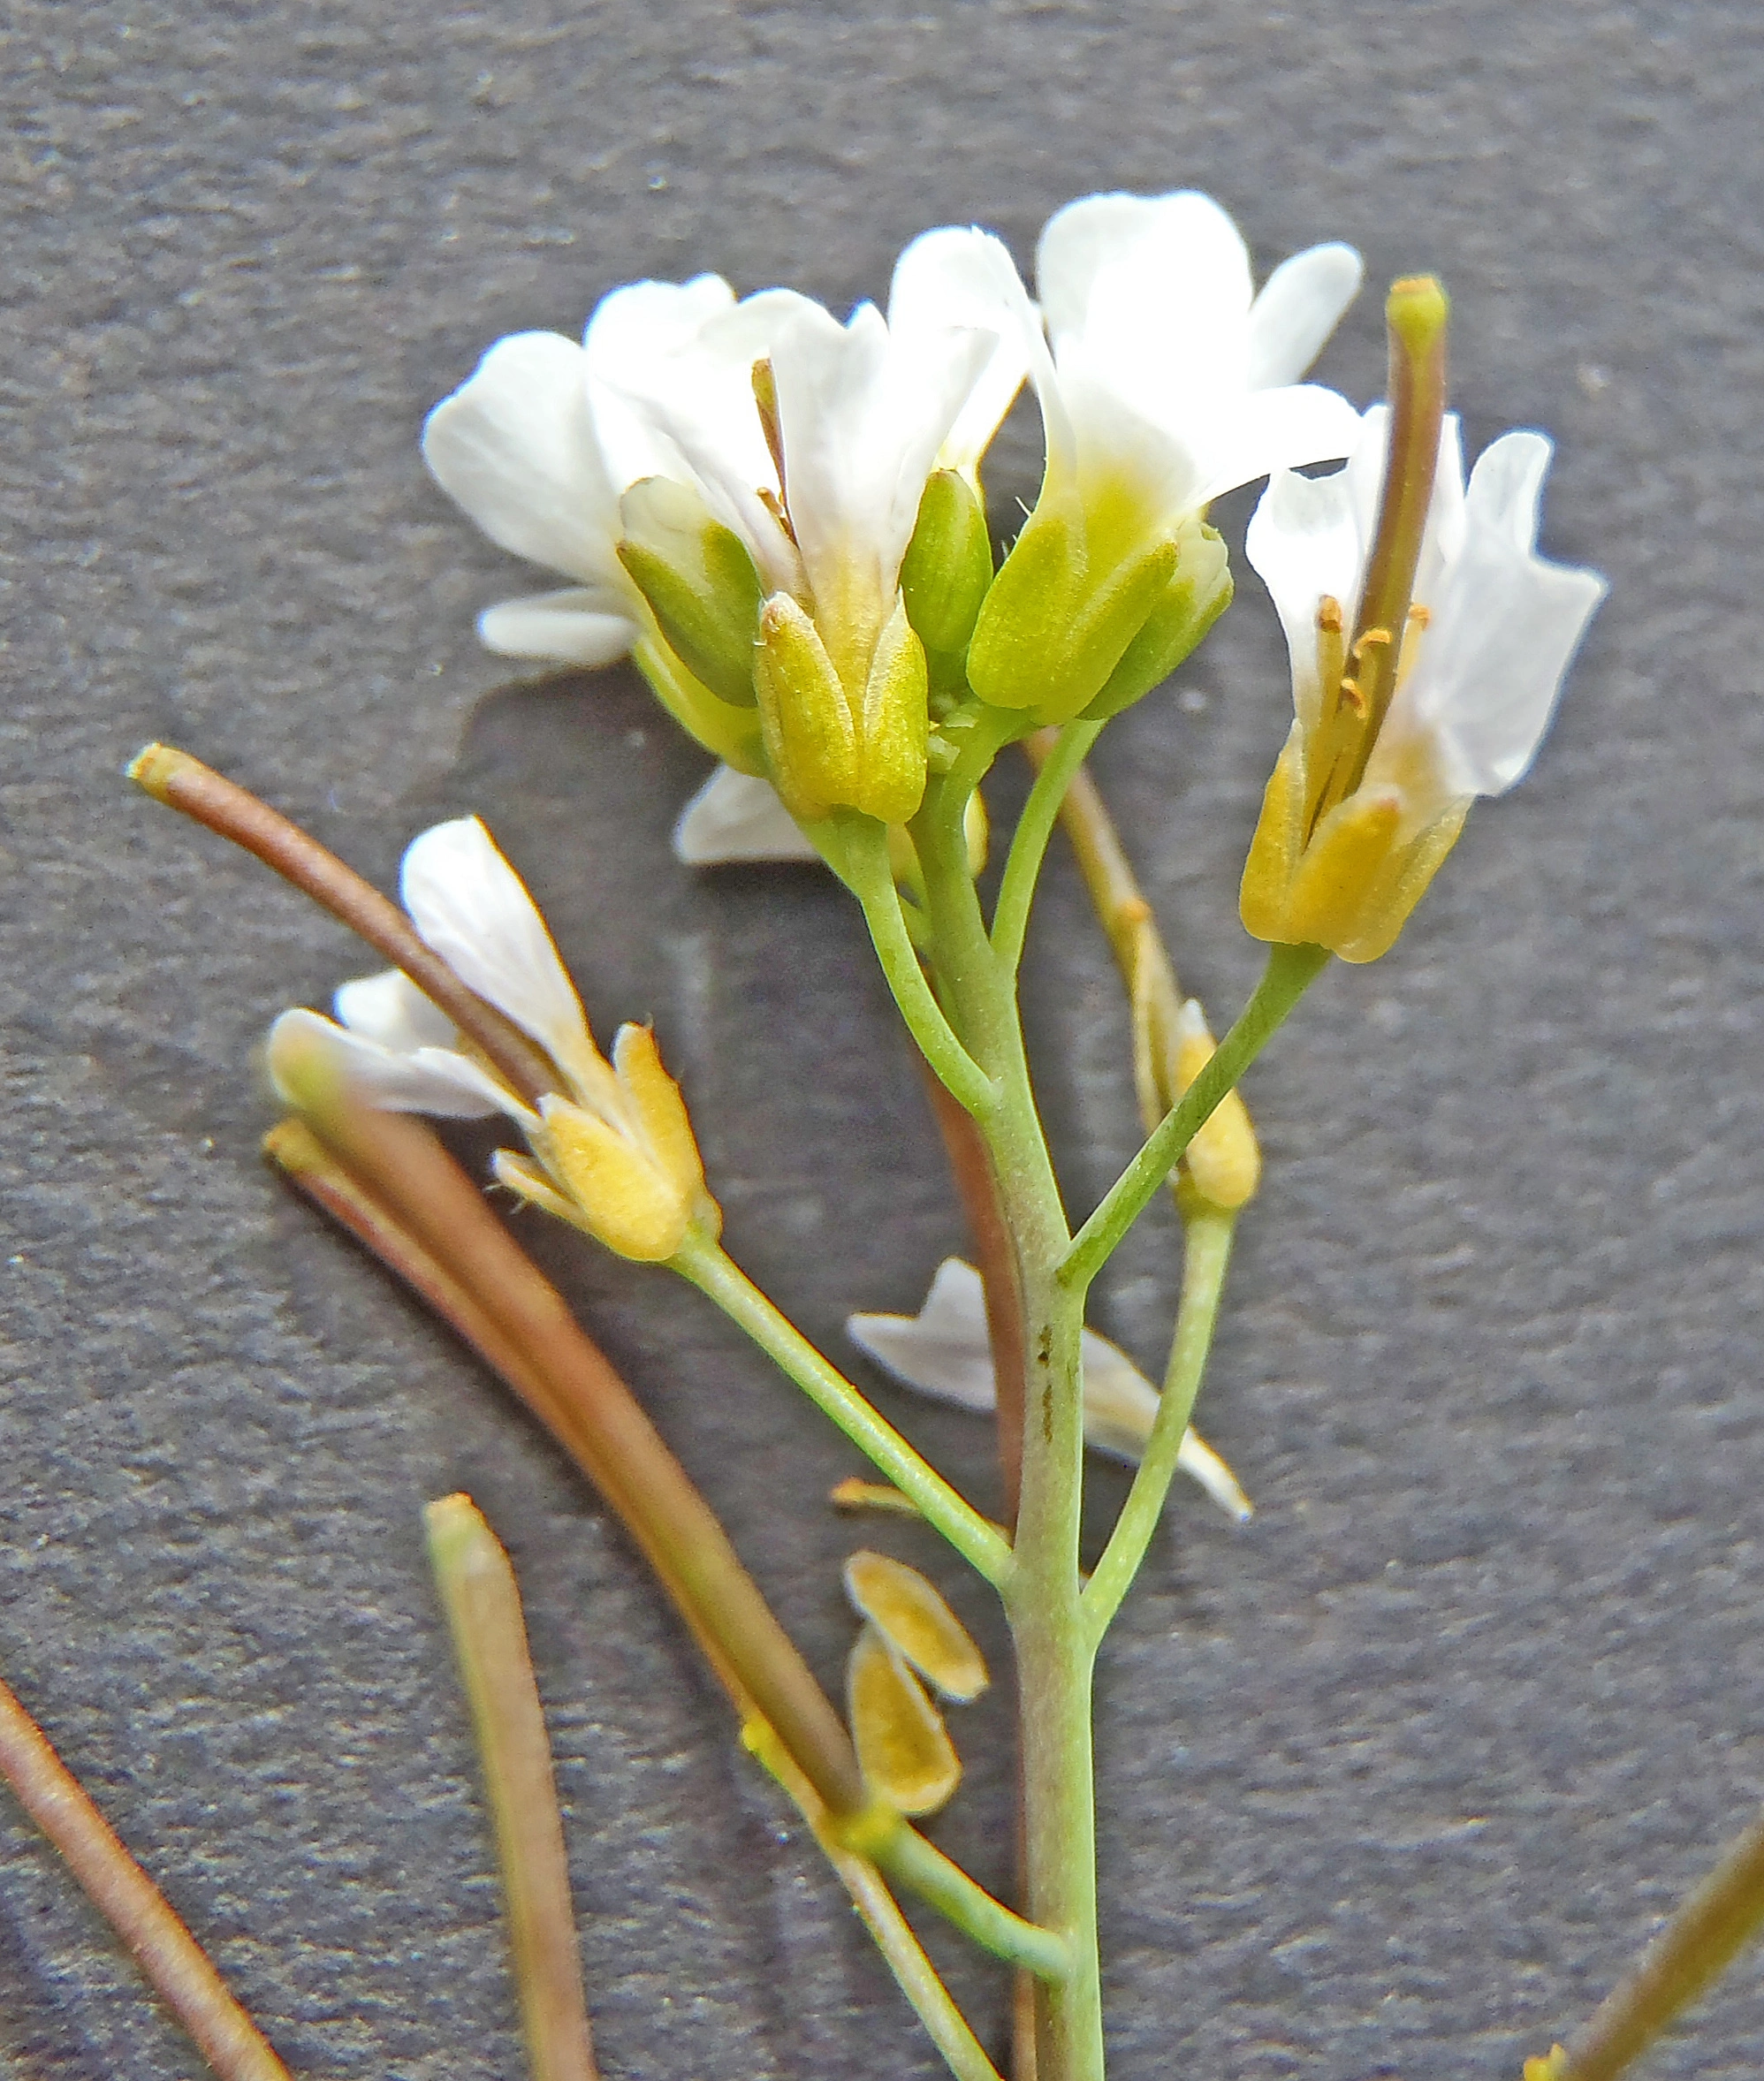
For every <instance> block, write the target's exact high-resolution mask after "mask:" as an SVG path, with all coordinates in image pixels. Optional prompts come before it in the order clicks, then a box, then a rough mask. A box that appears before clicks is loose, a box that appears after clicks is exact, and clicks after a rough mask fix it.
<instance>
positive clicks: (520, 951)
mask: <svg viewBox="0 0 1764 2081" xmlns="http://www.w3.org/2000/svg"><path fill="white" fill-rule="evenodd" d="M400 889H401V893H402V895H403V899H404V907H405V908H406V909H407V911H408V912H409V913H410V915H411V920H412V923H414V925H415V927H416V929H417V930H418V931H419V932H420V933H421V934H422V937H423V938H424V940H425V941H426V942H427V943H428V944H429V945H430V946H432V947H433V948H434V950H435V951H436V953H438V954H439V955H440V956H441V958H442V960H443V961H445V962H446V963H447V965H448V967H449V968H452V971H453V972H454V974H455V975H456V976H459V978H460V981H461V982H462V983H464V984H466V985H467V986H468V988H469V989H472V990H475V991H476V992H477V993H478V995H479V996H480V997H482V998H484V999H488V1001H489V1002H490V1003H491V1004H492V1005H494V1006H496V1008H497V1010H498V1011H499V1012H501V1013H502V1014H504V1015H505V1016H506V1017H507V1018H509V1019H512V1020H513V1022H514V1023H515V1024H516V1025H517V1026H518V1027H520V1029H521V1031H522V1032H523V1033H526V1034H529V1035H530V1036H531V1037H533V1039H535V1040H536V1041H537V1042H538V1043H539V1044H540V1045H541V1046H542V1047H543V1048H544V1050H545V1052H547V1053H548V1054H549V1055H550V1056H551V1059H552V1060H553V1061H554V1062H555V1063H556V1064H557V1065H558V1067H559V1069H561V1070H563V1071H564V1072H565V1073H566V1075H571V1076H574V1077H585V1078H587V1079H589V1080H590V1081H592V1080H594V1079H595V1077H596V1070H595V1068H594V1067H592V1066H593V1065H595V1064H597V1063H598V1061H599V1057H598V1054H597V1051H596V1049H595V1046H594V1043H593V1041H592V1039H591V1038H590V1037H589V1030H588V1021H587V1018H586V1016H585V1015H584V1014H583V1012H582V1001H581V999H579V998H578V997H577V996H576V993H575V988H574V984H572V983H571V981H570V979H569V977H568V976H567V975H566V973H565V972H564V964H563V962H562V961H560V960H559V956H558V950H557V947H556V946H554V945H553V944H552V940H551V933H550V932H549V931H547V930H546V929H545V921H544V918H542V917H541V916H540V915H539V910H538V907H537V905H536V903H535V902H534V900H533V899H532V897H531V896H530V895H528V892H527V885H526V884H525V883H524V882H523V881H522V880H521V877H520V876H519V875H518V874H516V873H515V871H514V870H513V868H512V867H511V866H510V865H509V863H508V862H507V861H506V859H505V858H504V857H503V855H502V854H501V853H500V852H498V849H497V847H496V842H495V840H494V839H492V838H491V837H490V833H489V832H488V831H486V830H485V829H484V827H483V824H481V823H480V822H479V821H478V819H477V818H476V817H475V816H461V817H459V818H456V819H455V820H454V821H453V822H452V823H451V824H436V825H435V826H434V828H433V829H432V830H430V831H425V832H423V833H422V836H421V837H420V838H417V839H414V840H413V841H412V843H411V844H410V846H409V847H407V850H406V852H405V856H404V867H403V870H402V875H401V877H400Z"/></svg>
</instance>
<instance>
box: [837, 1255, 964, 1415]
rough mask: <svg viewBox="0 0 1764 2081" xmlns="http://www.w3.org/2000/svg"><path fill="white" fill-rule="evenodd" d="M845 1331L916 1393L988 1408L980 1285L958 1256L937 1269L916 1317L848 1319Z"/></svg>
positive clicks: (864, 1316)
mask: <svg viewBox="0 0 1764 2081" xmlns="http://www.w3.org/2000/svg"><path fill="white" fill-rule="evenodd" d="M845 1327H846V1334H847V1335H848V1337H849V1338H850V1339H851V1340H852V1342H853V1343H854V1344H855V1345H856V1346H857V1348H858V1349H859V1350H860V1351H861V1352H863V1355H864V1356H865V1357H866V1358H872V1359H874V1360H875V1362H876V1363H877V1364H878V1365H879V1366H880V1367H881V1368H882V1369H883V1371H885V1372H888V1373H892V1374H893V1377H894V1378H896V1379H897V1380H900V1381H901V1382H903V1383H904V1384H905V1385H906V1386H909V1387H914V1388H916V1389H917V1390H918V1392H919V1393H920V1394H929V1395H931V1397H932V1398H933V1400H935V1401H953V1402H954V1403H955V1404H956V1405H957V1407H958V1408H961V1409H991V1408H992V1407H993V1404H994V1402H995V1400H996V1390H995V1387H994V1383H993V1379H992V1345H991V1343H990V1342H989V1341H988V1340H987V1336H986V1293H985V1286H984V1285H983V1284H982V1281H981V1279H980V1274H979V1273H978V1272H977V1271H976V1270H975V1269H974V1267H973V1266H972V1265H967V1264H964V1263H963V1262H962V1259H961V1258H960V1257H946V1258H945V1259H944V1261H943V1262H942V1264H941V1265H939V1266H938V1268H937V1276H936V1277H935V1278H934V1279H933V1280H931V1291H930V1292H929V1293H928V1294H927V1295H925V1298H924V1307H923V1308H921V1309H920V1310H919V1312H918V1313H917V1314H916V1315H854V1316H851V1317H849V1318H848V1319H847V1322H846V1325H845Z"/></svg>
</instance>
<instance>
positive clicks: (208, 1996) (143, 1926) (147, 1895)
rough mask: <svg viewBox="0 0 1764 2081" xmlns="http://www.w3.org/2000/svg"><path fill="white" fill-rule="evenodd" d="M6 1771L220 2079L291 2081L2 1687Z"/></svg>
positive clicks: (0, 1726)
mask: <svg viewBox="0 0 1764 2081" xmlns="http://www.w3.org/2000/svg"><path fill="white" fill-rule="evenodd" d="M0 1773H4V1776H5V1779H6V1781H7V1783H8V1784H10V1785H11V1788H12V1789H13V1791H14V1792H15V1793H16V1794H17V1795H18V1797H19V1804H20V1805H21V1806H22V1807H23V1808H24V1810H25V1811H26V1812H27V1814H29V1815H30V1817H31V1819H33V1820H34V1822H35V1823H36V1825H37V1826H38V1827H40V1828H41V1829H42V1832H43V1834H45V1835H47V1836H48V1837H49V1841H50V1842H52V1843H53V1844H54V1845H55V1847H56V1849H58V1850H59V1851H60V1852H61V1855H62V1857H64V1858H65V1861H66V1864H67V1867H68V1869H69V1871H71V1872H72V1874H73V1876H74V1877H75V1878H76V1879H77V1880H79V1881H80V1885H81V1886H82V1887H84V1888H85V1889H86V1892H87V1895H89V1896H90V1898H91V1899H92V1901H93V1903H94V1904H95V1906H96V1907H97V1909H98V1910H99V1912H100V1913H101V1914H102V1915H103V1917H104V1918H105V1919H106V1920H107V1921H108V1922H109V1923H110V1926H111V1927H112V1928H113V1929H114V1930H115V1931H116V1933H117V1934H118V1936H119V1937H121V1939H122V1940H123V1941H124V1943H125V1944H126V1945H127V1946H128V1948H129V1950H130V1951H131V1952H132V1953H133V1956H134V1961H135V1963H136V1964H137V1965H139V1966H140V1968H141V1971H142V1972H143V1973H144V1974H145V1975H146V1977H147V1978H148V1981H149V1983H150V1984H151V1985H152V1986H153V1988H154V1990H155V1992H156V1994H159V1996H160V1997H161V1999H162V2000H163V2001H164V2002H165V2004H166V2006H167V2007H168V2008H169V2009H171V2013H172V2014H173V2015H174V2016H176V2017H177V2018H178V2021H179V2023H180V2024H183V2026H184V2028H185V2030H186V2031H187V2032H189V2034H190V2037H191V2039H193V2041H194V2044H195V2046H196V2047H197V2049H198V2050H199V2051H200V2052H201V2054H202V2057H203V2058H204V2059H205V2060H207V2062H209V2066H210V2067H212V2068H213V2069H214V2070H215V2072H216V2073H217V2074H218V2075H220V2076H221V2077H222V2081H289V2074H288V2070H287V2069H286V2068H285V2066H284V2065H283V2064H282V2062H281V2061H280V2060H279V2059H278V2058H277V2056H276V2054H274V2052H272V2051H271V2050H270V2044H269V2041H268V2040H267V2039H265V2037H264V2036H263V2034H262V2032H261V2031H260V2030H259V2029H258V2028H257V2026H256V2024H254V2023H253V2022H252V2020H251V2018H250V2017H249V2016H247V2014H246V2013H245V2011H244V2009H241V2008H240V2005H239V2003H238V2002H237V2001H234V2000H233V1998H232V1995H231V1994H229V1993H228V1992H227V1988H226V1983H225V1982H224V1980H223V1979H222V1978H221V1977H220V1974H219V1973H218V1972H217V1971H216V1970H215V1968H214V1966H213V1965H212V1964H211V1963H209V1957H208V1956H207V1954H206V1953H205V1952H204V1951H203V1949H202V1948H201V1945H200V1944H199V1943H198V1942H197V1941H196V1940H195V1938H194V1937H193V1936H192V1935H191V1934H190V1933H189V1931H188V1930H187V1929H186V1928H185V1926H184V1925H183V1923H182V1922H180V1921H179V1918H178V1917H177V1915H176V1914H175V1913H174V1911H173V1910H172V1908H171V1903H169V1902H168V1901H167V1900H166V1899H165V1896H164V1895H163V1894H162V1893H161V1892H160V1891H159V1889H158V1887H156V1886H155V1885H154V1883H153V1881H152V1880H150V1879H149V1878H148V1875H147V1873H146V1872H143V1871H142V1870H141V1866H140V1865H138V1864H136V1862H135V1861H134V1859H133V1857H131V1856H130V1855H129V1853H128V1851H127V1850H126V1849H124V1847H123V1845H122V1843H121V1842H120V1841H119V1840H118V1837H117V1835H116V1833H115V1831H114V1830H113V1829H112V1828H111V1827H110V1824H109V1822H108V1821H106V1820H105V1819H104V1817H103V1814H101V1813H100V1812H99V1811H98V1809H97V1808H96V1807H95V1805H94V1804H92V1802H91V1800H90V1799H89V1798H88V1797H87V1795H86V1793H85V1792H84V1791H83V1790H82V1789H80V1783H79V1781H78V1780H77V1779H75V1777H74V1776H73V1774H72V1772H71V1771H69V1769H68V1768H67V1766H66V1765H65V1763H63V1761H62V1760H61V1758H60V1757H58V1756H57V1754H56V1752H55V1751H54V1750H53V1749H52V1748H51V1747H50V1746H49V1740H48V1737H47V1736H46V1735H44V1734H43V1731H42V1728H40V1727H38V1725H37V1724H36V1722H35V1721H34V1720H33V1719H32V1718H31V1716H30V1714H29V1713H27V1712H26V1710H25V1708H24V1707H23V1706H22V1705H20V1704H19V1701H18V1699H17V1698H16V1697H14V1696H13V1694H12V1692H11V1690H8V1689H7V1687H6V1686H5V1684H4V1683H0Z"/></svg>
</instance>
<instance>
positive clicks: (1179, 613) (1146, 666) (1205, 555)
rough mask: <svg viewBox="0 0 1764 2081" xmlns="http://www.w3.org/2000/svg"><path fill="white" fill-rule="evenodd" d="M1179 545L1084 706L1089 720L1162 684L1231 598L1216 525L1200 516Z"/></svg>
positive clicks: (1225, 559) (1114, 710)
mask: <svg viewBox="0 0 1764 2081" xmlns="http://www.w3.org/2000/svg"><path fill="white" fill-rule="evenodd" d="M1176 548H1177V551H1178V555H1177V558H1176V568H1175V576H1174V577H1173V578H1172V579H1171V580H1170V582H1169V584H1168V585H1167V587H1166V588H1165V589H1164V596H1163V598H1162V599H1161V600H1160V601H1159V603H1158V604H1157V605H1156V606H1155V607H1154V608H1152V611H1151V613H1150V614H1149V615H1148V616H1147V617H1146V619H1145V620H1144V623H1143V624H1142V625H1141V627H1140V630H1139V633H1138V634H1137V636H1135V637H1134V639H1133V641H1132V642H1130V643H1129V645H1128V646H1127V648H1126V649H1125V650H1123V651H1122V654H1121V662H1120V663H1119V664H1118V665H1116V666H1115V668H1114V671H1113V672H1111V673H1110V674H1109V676H1108V679H1107V681H1106V684H1105V685H1104V687H1103V690H1102V692H1101V693H1100V694H1099V695H1097V697H1096V699H1095V700H1094V701H1093V702H1091V704H1090V706H1089V707H1088V708H1087V709H1085V710H1083V718H1084V720H1085V721H1086V722H1087V723H1100V722H1106V720H1107V719H1108V718H1109V717H1110V716H1117V715H1119V714H1120V713H1121V711H1122V709H1124V708H1131V707H1132V705H1133V703H1135V702H1136V701H1138V700H1140V699H1142V698H1143V697H1144V695H1147V694H1149V693H1150V692H1151V691H1152V688H1153V687H1159V686H1161V685H1162V684H1163V682H1164V681H1165V680H1167V679H1168V678H1169V676H1170V674H1171V673H1172V672H1175V669H1176V667H1177V666H1178V665H1180V664H1181V663H1182V660H1183V659H1184V658H1185V657H1189V656H1190V655H1191V654H1192V652H1193V651H1194V650H1195V649H1198V646H1199V643H1200V640H1201V638H1202V637H1203V636H1204V635H1205V634H1206V632H1207V631H1208V630H1209V629H1210V628H1211V627H1213V623H1214V622H1215V621H1217V620H1218V619H1219V617H1220V615H1221V614H1222V613H1224V611H1225V610H1226V609H1227V608H1228V606H1229V605H1230V604H1231V595H1232V592H1233V590H1234V588H1233V584H1232V578H1231V570H1230V564H1229V561H1228V556H1227V552H1226V548H1225V541H1224V537H1223V536H1222V535H1220V533H1219V531H1218V529H1217V528H1209V527H1208V526H1207V525H1206V524H1205V521H1197V522H1195V523H1194V524H1193V525H1192V526H1190V527H1189V528H1184V529H1183V530H1182V534H1181V535H1180V536H1179V537H1178V538H1177V543H1176Z"/></svg>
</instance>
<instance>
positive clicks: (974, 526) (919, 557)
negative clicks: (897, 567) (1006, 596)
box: [901, 470, 992, 680]
mask: <svg viewBox="0 0 1764 2081" xmlns="http://www.w3.org/2000/svg"><path fill="white" fill-rule="evenodd" d="M991 584H992V537H991V536H990V535H988V534H987V532H986V512H985V507H984V506H983V505H981V503H980V500H979V497H978V496H977V493H976V492H975V490H974V487H973V486H972V485H971V484H970V483H969V482H968V480H967V478H966V477H964V476H963V475H962V473H961V472H960V471H959V470H937V471H935V472H933V474H932V475H931V477H930V478H929V479H928V480H927V481H926V483H925V488H924V497H923V498H921V499H920V501H919V517H918V520H917V523H916V526H915V527H914V529H913V539H912V540H911V542H910V543H908V545H907V554H906V558H905V560H904V562H902V564H901V597H902V599H904V600H905V602H906V604H907V619H908V620H909V622H911V624H912V625H913V629H914V632H915V633H916V634H917V636H918V638H919V641H920V642H922V643H923V644H924V647H925V649H926V652H927V653H928V655H929V656H930V657H931V660H932V662H933V664H934V665H936V666H937V667H939V668H940V669H939V670H938V672H937V677H938V678H939V679H940V680H954V679H959V678H960V677H961V664H962V657H964V655H965V654H966V652H967V649H968V639H969V636H971V635H972V634H973V633H974V623H975V620H976V618H977V616H978V614H979V611H980V604H981V602H982V601H983V600H985V596H986V592H987V589H988V588H989V587H990V586H991Z"/></svg>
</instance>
